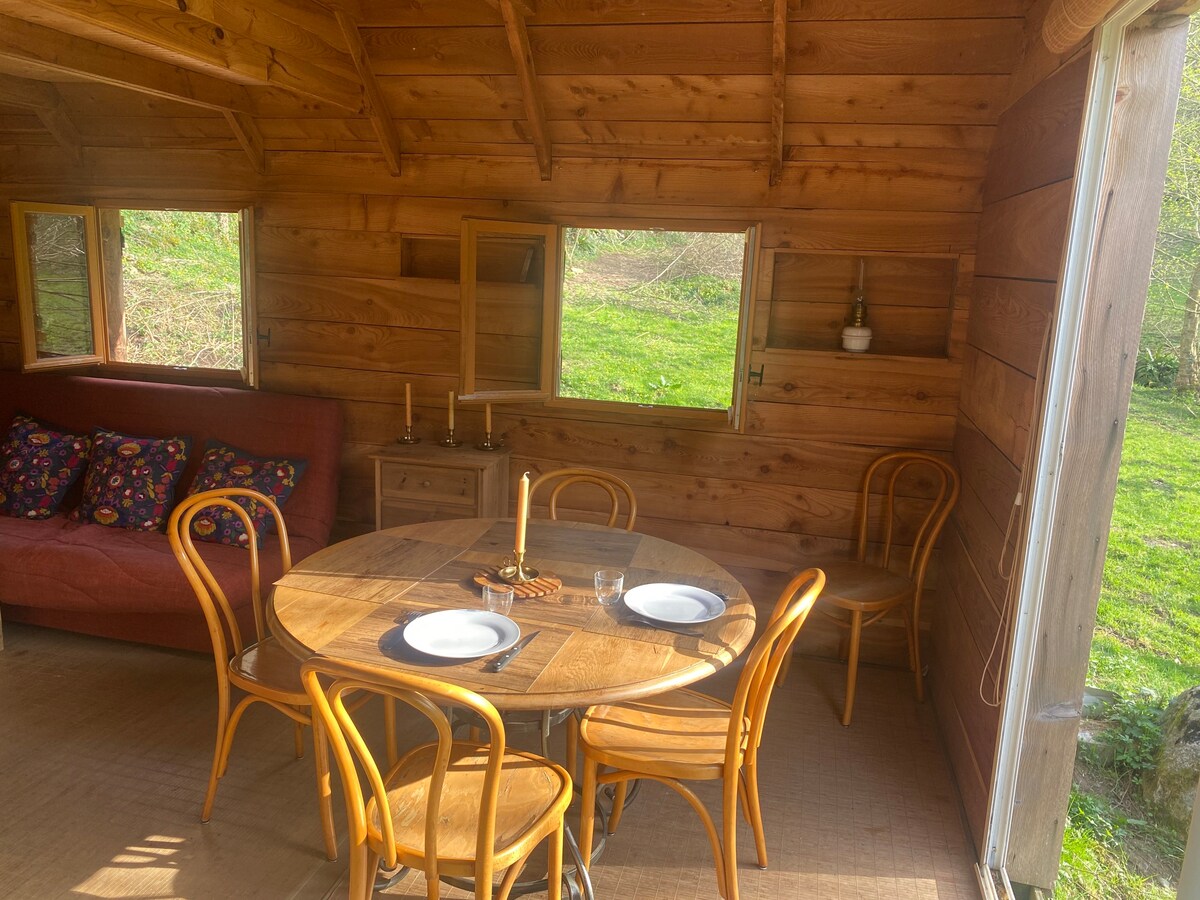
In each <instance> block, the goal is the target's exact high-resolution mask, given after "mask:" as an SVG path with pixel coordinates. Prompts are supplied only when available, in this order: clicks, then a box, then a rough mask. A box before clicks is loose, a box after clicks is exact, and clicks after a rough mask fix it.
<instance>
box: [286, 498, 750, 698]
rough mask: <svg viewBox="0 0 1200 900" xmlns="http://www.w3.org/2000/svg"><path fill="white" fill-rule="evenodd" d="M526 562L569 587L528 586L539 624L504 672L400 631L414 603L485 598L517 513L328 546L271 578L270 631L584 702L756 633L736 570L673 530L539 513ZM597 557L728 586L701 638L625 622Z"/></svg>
mask: <svg viewBox="0 0 1200 900" xmlns="http://www.w3.org/2000/svg"><path fill="white" fill-rule="evenodd" d="M527 535H528V544H527V546H528V548H529V549H528V556H527V557H526V564H527V565H531V566H535V567H537V568H540V569H541V570H542V571H543V572H550V573H553V574H554V575H557V576H558V577H559V578H561V579H562V581H563V587H562V590H560V591H558V592H556V593H554V594H550V595H548V596H546V597H539V598H535V599H524V600H523V599H518V600H516V601H515V602H514V603H513V608H512V613H511V614H510V615H511V618H512V619H514V620H515V621H516V622H517V623H518V624H519V625H520V626H521V633H522V635H526V634H529V633H530V632H532V631H536V630H539V629H540V632H541V633H540V634H538V636H537V637H536V638H535V639H534V640H533V641H532V642H531V643H530V644H529V645H528V646H527V647H526V648H525V649H524V650H523V651H522V652H521V653H520V655H518V656H517V657H516V659H514V660H513V661H512V662H511V663H510V664H509V665H508V666H506V667H505V668H504V670H503V671H501V672H496V673H492V672H485V671H484V665H485V663H487V662H488V661H489V660H490V659H492V658H493V657H492V656H488V657H484V658H482V659H473V660H466V661H461V660H454V661H450V660H442V659H435V658H430V657H427V656H423V655H422V654H419V653H417V652H416V651H414V650H413V649H412V648H410V647H409V646H408V645H407V644H406V643H405V642H404V640H403V638H402V637H401V633H402V631H403V628H402V626H401V625H400V624H399V622H400V620H401V619H402V618H403V617H404V616H405V615H406V614H408V613H410V612H417V611H420V612H426V611H432V610H436V609H456V608H458V609H462V608H466V609H478V608H481V605H482V603H481V600H480V588H479V586H478V585H476V584H474V583H473V582H472V581H471V579H472V576H473V575H474V574H475V573H476V572H478V571H479V570H481V569H483V568H485V567H487V566H496V565H498V564H499V563H500V560H501V559H502V558H503V557H504V556H506V555H508V554H509V553H510V552H511V548H512V546H513V536H514V523H513V520H512V519H457V520H451V521H442V522H429V523H425V524H421V525H409V526H405V527H402V528H391V529H388V530H386V531H377V532H373V533H371V534H365V535H362V536H360V537H356V538H352V539H351V540H348V541H343V542H342V543H340V544H334V545H333V546H330V547H326V548H325V549H324V550H321V551H319V552H317V553H315V554H313V555H312V556H310V557H308V558H307V559H304V560H302V561H301V562H299V563H297V564H296V566H294V567H293V568H292V570H291V571H290V572H288V573H287V574H286V575H285V576H284V577H283V578H282V579H280V580H279V581H278V582H277V584H276V587H275V591H274V595H273V598H272V604H271V612H270V616H271V630H272V633H273V634H274V635H275V636H276V638H277V639H278V640H279V641H280V642H281V643H283V644H284V645H285V646H287V647H288V648H289V649H290V650H291V651H292V652H293V653H295V654H296V655H297V656H299V657H300V658H307V657H309V656H312V655H313V654H320V655H321V656H325V657H329V658H336V659H343V660H350V661H356V662H360V663H367V664H370V665H374V666H380V667H391V668H396V669H402V670H405V671H410V672H417V673H420V674H423V675H426V676H432V677H436V678H441V679H444V680H446V681H451V682H454V683H455V684H459V685H462V686H464V687H467V688H469V689H471V690H473V691H476V692H478V693H480V694H482V695H483V696H485V697H487V699H488V700H490V701H491V702H492V703H493V704H495V705H496V706H497V707H498V708H500V709H559V708H567V707H584V706H589V705H591V704H594V703H611V702H616V701H620V700H627V699H631V698H634V697H644V696H648V695H651V694H656V693H660V692H662V691H665V690H670V689H672V688H676V687H681V686H683V685H686V684H690V683H692V682H694V681H698V680H699V679H701V678H704V677H705V676H707V675H709V674H711V673H713V672H715V671H717V670H718V669H720V668H722V667H723V666H725V665H728V664H729V662H731V661H732V660H733V659H734V658H735V657H736V656H737V655H738V654H739V653H741V651H742V650H744V649H745V647H746V645H747V644H749V643H750V639H751V638H752V637H753V635H754V606H753V604H752V603H751V602H750V598H749V596H748V595H747V594H746V591H745V590H744V589H743V588H742V586H741V584H739V583H738V581H737V579H735V578H734V577H733V576H732V575H730V574H729V573H728V572H726V571H725V570H724V569H722V568H721V567H720V566H718V565H717V564H716V563H714V562H713V561H712V560H710V559H708V558H707V557H705V556H702V555H701V554H699V553H696V552H694V551H692V550H688V549H687V548H685V547H680V546H679V545H677V544H673V543H671V542H670V541H664V540H660V539H658V538H654V537H651V536H649V535H644V534H638V533H637V532H627V531H621V530H618V529H615V528H604V527H602V526H598V525H587V524H582V523H578V522H555V521H550V520H536V519H535V520H531V521H530V522H529V527H528V532H527ZM597 569H620V570H621V571H623V572H624V573H625V589H626V590H628V589H629V588H631V587H635V586H636V585H639V584H647V583H650V582H658V581H665V582H674V583H680V584H691V585H695V586H697V587H701V588H705V589H707V590H711V591H715V592H719V593H722V594H724V595H726V596H727V597H728V598H729V602H728V604H727V609H726V612H725V614H724V615H723V616H721V617H720V618H718V619H715V620H714V621H712V622H709V623H707V624H706V625H705V626H704V635H703V637H698V638H697V637H686V636H683V635H679V634H675V633H672V632H667V631H660V630H657V629H652V628H643V627H637V626H630V625H625V624H622V623H621V622H619V621H618V618H617V615H616V612H617V610H619V609H620V607H619V606H618V607H602V606H600V605H599V604H598V603H597V602H596V598H595V594H594V592H593V584H592V576H593V575H594V573H595V572H596V570H597Z"/></svg>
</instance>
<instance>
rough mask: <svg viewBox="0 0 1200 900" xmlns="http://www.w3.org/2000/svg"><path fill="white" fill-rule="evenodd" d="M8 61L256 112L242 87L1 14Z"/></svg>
mask: <svg viewBox="0 0 1200 900" xmlns="http://www.w3.org/2000/svg"><path fill="white" fill-rule="evenodd" d="M5 59H8V60H15V61H16V62H18V63H30V64H33V66H34V67H35V68H37V69H38V70H41V71H46V72H62V73H67V74H70V75H77V76H82V77H84V78H87V79H88V80H90V81H99V82H103V83H105V84H112V85H116V86H117V87H123V88H130V89H132V90H135V91H139V92H141V93H143V94H151V95H153V96H155V97H165V98H167V99H169V100H178V101H181V102H183V103H189V104H191V105H193V106H203V107H207V108H208V109H216V110H221V111H224V110H227V109H230V110H234V111H236V112H244V113H249V112H251V111H252V110H253V104H252V102H251V99H250V93H249V92H248V91H247V90H246V88H245V87H243V86H242V85H240V84H233V83H231V82H228V81H223V80H222V79H220V78H213V77H212V76H210V75H202V74H200V73H199V72H193V71H191V70H190V69H184V68H181V67H179V66H173V65H170V64H169V63H164V62H159V61H158V60H153V59H149V58H148V57H145V56H138V55H137V54H136V53H129V52H127V51H125V50H118V49H117V48H116V47H109V46H107V45H106V44H97V43H95V42H93V41H89V40H85V39H83V38H79V37H75V36H73V35H69V34H63V33H62V32H60V31H55V30H54V29H52V28H45V27H43V26H41V25H34V24H33V23H32V22H25V21H23V20H21V19H14V18H12V17H11V16H3V15H0V60H5Z"/></svg>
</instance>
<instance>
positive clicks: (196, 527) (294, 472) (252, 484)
mask: <svg viewBox="0 0 1200 900" xmlns="http://www.w3.org/2000/svg"><path fill="white" fill-rule="evenodd" d="M305 465H306V463H305V461H304V460H302V459H282V458H265V457H261V456H253V455H251V454H249V453H247V452H246V451H245V450H239V449H237V448H236V447H230V446H229V445H227V444H222V443H220V442H218V441H209V442H208V443H207V444H206V445H205V447H204V456H203V457H202V458H201V459H200V471H199V472H197V473H196V478H195V480H194V481H193V482H192V486H191V489H190V490H189V491H188V494H189V495H191V494H196V493H199V492H200V491H212V490H220V489H223V488H250V489H251V490H255V491H258V492H259V493H260V494H266V495H267V496H268V497H270V498H271V499H272V500H274V501H275V503H276V504H277V505H278V506H279V508H280V509H283V504H284V503H286V502H287V498H288V497H289V496H291V493H292V489H293V488H295V486H296V482H297V481H299V480H300V476H301V475H302V474H303V473H304V467H305ZM233 499H234V502H235V503H237V504H238V505H239V506H241V507H242V508H243V509H244V510H246V512H248V513H249V514H250V521H251V522H253V523H254V532H255V535H256V537H257V539H258V546H260V547H261V546H262V540H263V535H264V534H267V533H268V532H271V531H274V530H275V517H274V516H273V515H272V514H271V511H270V510H269V509H268V508H267V507H266V505H265V504H262V503H259V502H258V501H256V500H252V499H251V498H249V497H235V498H233ZM192 536H193V537H194V538H195V539H196V540H200V541H212V542H213V543H215V544H232V545H234V546H237V547H246V546H248V545H249V542H250V541H249V538H248V537H247V536H246V528H245V526H244V525H242V520H241V519H239V518H238V517H237V514H236V513H235V512H234V511H233V510H231V509H227V508H226V507H223V506H207V507H205V508H204V509H201V510H199V511H197V513H196V517H195V518H194V519H192Z"/></svg>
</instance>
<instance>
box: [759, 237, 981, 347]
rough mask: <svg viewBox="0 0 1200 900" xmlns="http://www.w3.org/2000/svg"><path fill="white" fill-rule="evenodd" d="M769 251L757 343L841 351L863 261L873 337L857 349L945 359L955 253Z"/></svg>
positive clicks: (952, 304) (951, 308) (864, 289)
mask: <svg viewBox="0 0 1200 900" xmlns="http://www.w3.org/2000/svg"><path fill="white" fill-rule="evenodd" d="M767 255H768V258H767V260H765V262H766V272H767V274H768V279H766V280H767V282H768V283H767V284H765V285H763V288H764V290H762V291H761V292H760V295H759V304H758V309H757V310H756V311H755V321H756V323H757V328H756V330H757V331H758V332H759V333H758V334H757V335H756V338H757V339H756V341H755V348H756V349H762V350H809V351H826V352H834V353H838V354H843V353H845V351H843V349H842V340H841V334H842V327H843V326H844V325H845V324H846V322H847V314H848V313H849V311H850V303H851V301H852V300H853V298H854V297H855V295H856V293H857V291H858V273H859V261H860V260H863V261H864V263H865V265H864V278H863V291H864V294H865V296H866V299H867V324H868V325H869V326H870V327H871V329H872V330H873V331H874V336H873V338H872V340H871V349H870V350H869V351H868V352H867V353H866V354H862V355H866V356H893V357H919V358H927V359H945V358H946V357H947V353H948V345H949V341H950V330H951V324H952V320H953V310H954V295H955V290H956V286H957V282H958V276H959V273H958V258H957V257H955V256H949V255H947V256H900V255H896V254H874V255H873V254H854V253H814V252H809V251H797V250H786V249H774V250H768V251H767ZM764 307H765V308H764ZM846 355H847V356H858V355H860V354H846Z"/></svg>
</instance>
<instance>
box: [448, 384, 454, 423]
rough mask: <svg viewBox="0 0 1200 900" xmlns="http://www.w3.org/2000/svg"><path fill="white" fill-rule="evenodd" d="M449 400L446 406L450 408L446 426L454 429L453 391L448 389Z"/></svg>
mask: <svg viewBox="0 0 1200 900" xmlns="http://www.w3.org/2000/svg"><path fill="white" fill-rule="evenodd" d="M449 393H450V401H449V405H448V408H449V410H450V415H449V418H448V419H447V420H446V427H447V428H449V429H450V430H451V431H453V430H454V391H450V392H449Z"/></svg>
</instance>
